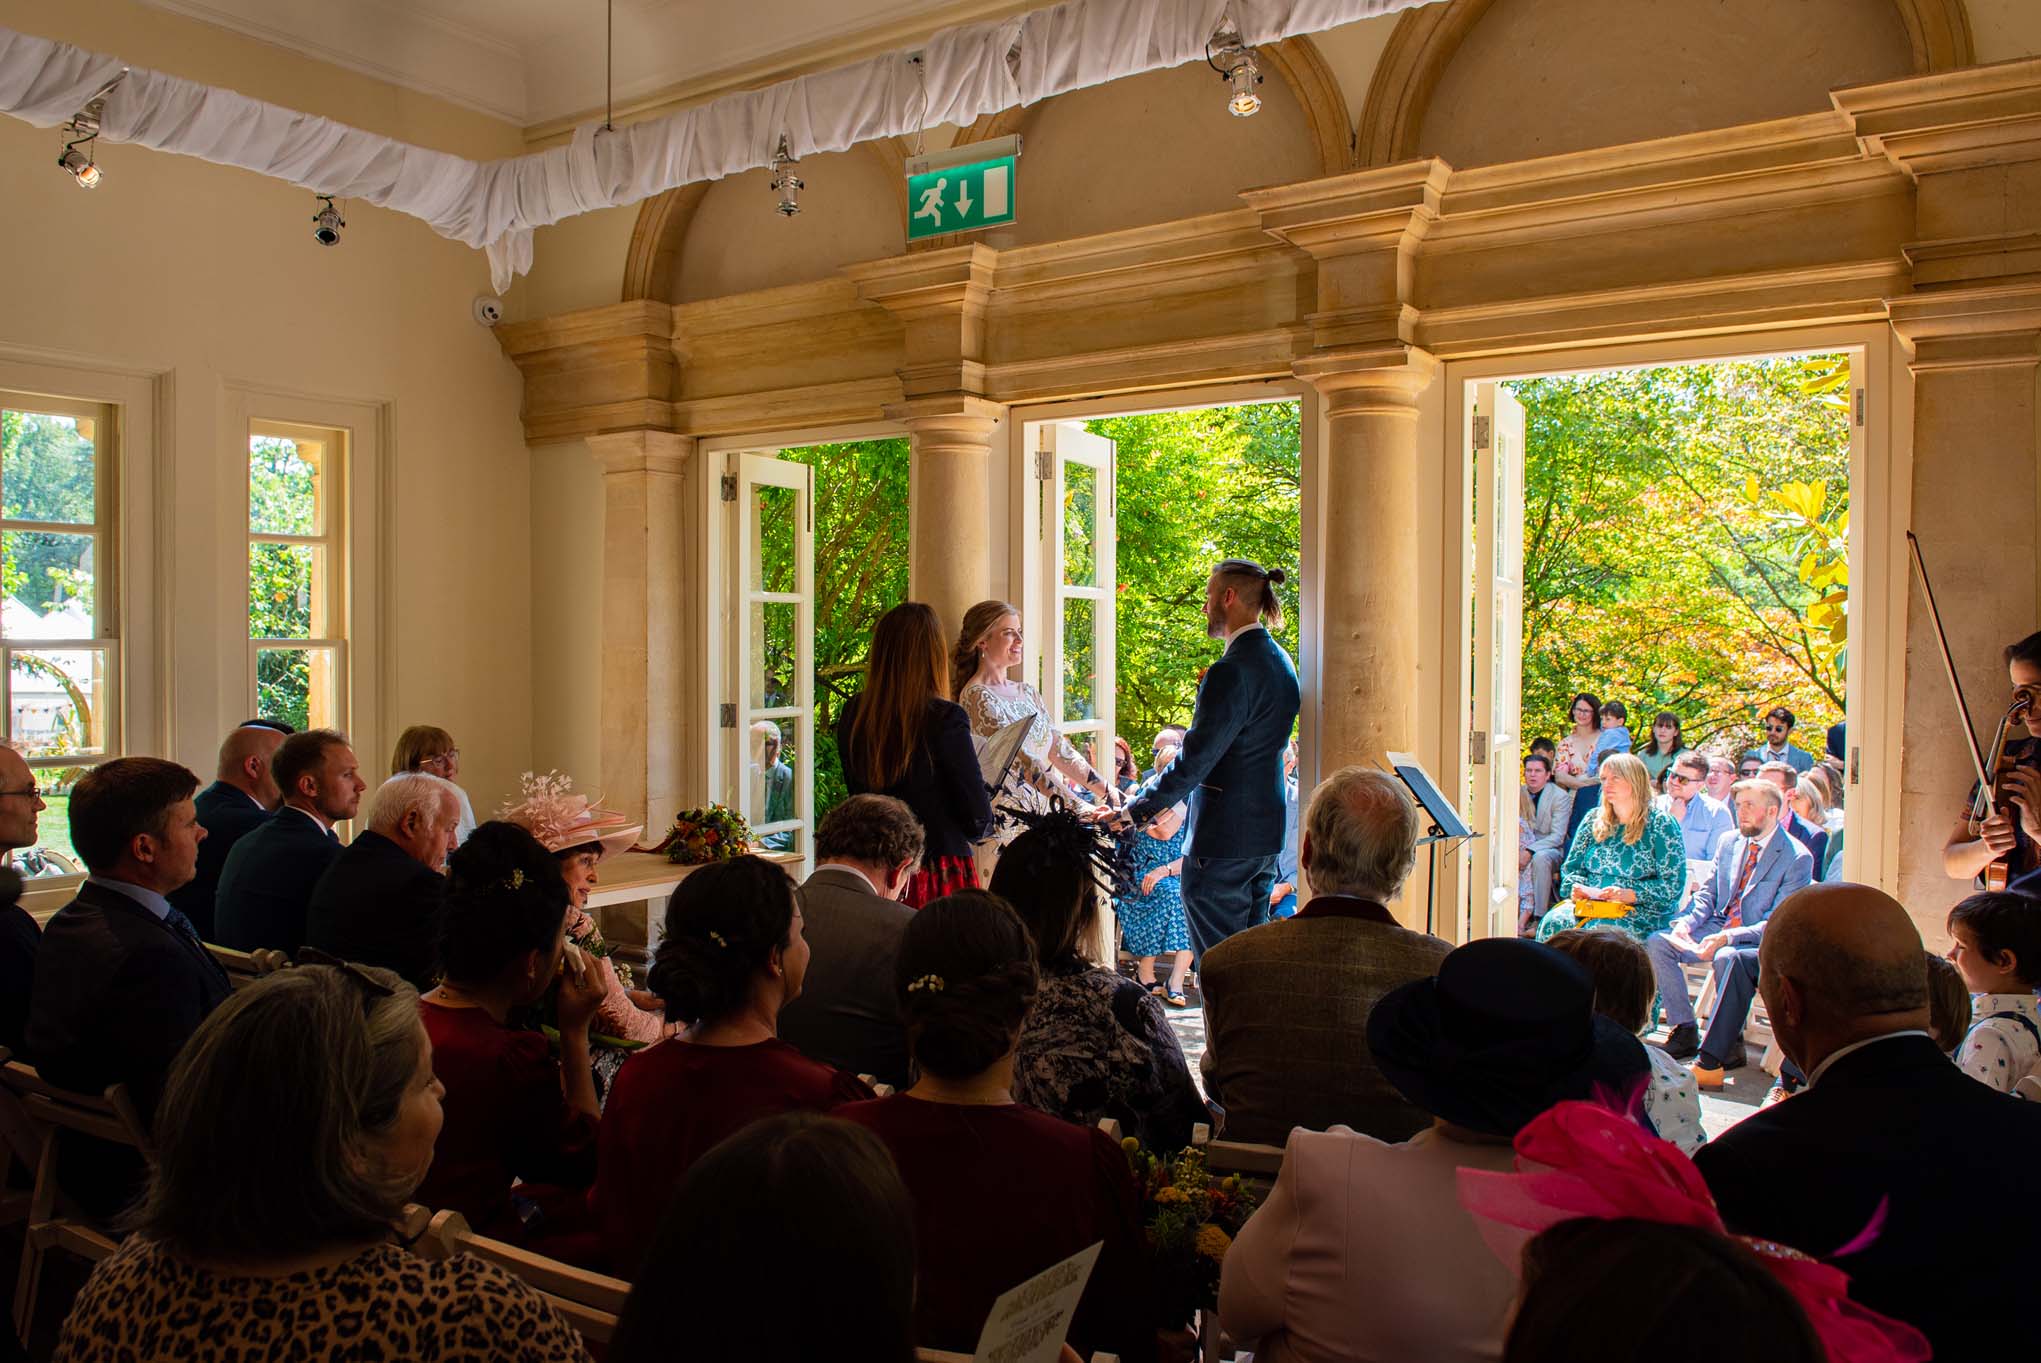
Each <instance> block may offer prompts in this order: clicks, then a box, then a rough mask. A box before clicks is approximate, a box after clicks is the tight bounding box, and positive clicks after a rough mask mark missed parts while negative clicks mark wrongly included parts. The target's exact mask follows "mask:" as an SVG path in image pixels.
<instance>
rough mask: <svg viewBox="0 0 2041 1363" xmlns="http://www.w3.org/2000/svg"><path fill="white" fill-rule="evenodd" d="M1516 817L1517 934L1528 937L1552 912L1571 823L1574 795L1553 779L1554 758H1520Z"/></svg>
mask: <svg viewBox="0 0 2041 1363" xmlns="http://www.w3.org/2000/svg"><path fill="white" fill-rule="evenodd" d="M1520 793H1521V796H1522V799H1521V800H1520V801H1519V807H1518V811H1517V818H1518V824H1519V831H1518V835H1517V931H1518V932H1519V933H1527V932H1529V931H1531V930H1532V929H1533V928H1535V927H1536V926H1537V924H1538V920H1540V919H1541V918H1543V917H1544V916H1545V915H1546V914H1547V913H1549V912H1551V910H1552V892H1553V890H1555V889H1557V888H1558V886H1559V863H1560V862H1562V861H1564V860H1565V859H1566V829H1567V825H1569V824H1570V823H1572V822H1573V792H1572V791H1570V790H1568V789H1566V788H1565V787H1564V786H1562V785H1560V784H1559V783H1558V782H1557V781H1554V780H1553V779H1552V759H1551V758H1550V757H1548V756H1546V755H1545V754H1544V753H1537V752H1534V753H1532V754H1530V755H1529V756H1527V757H1526V758H1524V784H1523V789H1522V791H1521V792H1520Z"/></svg>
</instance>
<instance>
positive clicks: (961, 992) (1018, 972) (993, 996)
mask: <svg viewBox="0 0 2041 1363" xmlns="http://www.w3.org/2000/svg"><path fill="white" fill-rule="evenodd" d="M1038 983H1039V976H1038V975H1037V973H1036V970H1035V944H1034V942H1033V941H1032V940H1031V939H1030V938H1029V937H1028V930H1027V928H1026V927H1025V926H1023V925H1022V923H1021V920H1020V916H1019V915H1018V914H1016V913H1015V912H1014V911H1013V908H1012V906H1011V905H1009V904H1008V903H1007V902H1006V901H1005V900H1003V899H1001V898H1000V897H999V896H997V895H994V894H988V893H986V892H985V891H984V890H960V891H958V892H957V893H956V894H951V895H945V896H943V897H942V898H941V899H938V900H936V901H935V902H934V903H932V904H926V905H923V906H922V908H921V911H920V912H919V913H917V914H915V915H914V917H912V918H910V919H909V920H908V921H907V931H906V932H905V934H904V935H903V936H902V937H901V939H900V954H899V956H898V957H897V958H896V964H895V966H894V970H893V987H894V989H895V991H896V992H897V993H898V994H899V997H900V1020H901V1022H902V1023H903V1024H905V1026H906V1028H907V1045H908V1049H909V1050H910V1051H911V1052H912V1053H913V1055H914V1063H915V1064H917V1065H919V1066H920V1067H921V1069H922V1070H923V1072H925V1073H928V1074H933V1075H935V1076H936V1077H937V1078H940V1079H968V1078H970V1077H971V1076H972V1075H975V1074H981V1073H983V1072H984V1071H985V1070H986V1069H987V1068H988V1067H989V1066H990V1065H991V1064H992V1062H994V1061H995V1060H997V1059H999V1057H1001V1056H1002V1055H1005V1054H1006V1053H1007V1052H1008V1051H1009V1050H1011V1049H1012V1048H1013V1039H1014V1034H1015V1033H1017V1032H1018V1031H1019V1030H1020V1027H1021V1023H1023V1022H1025V1021H1026V1020H1027V1016H1028V1009H1029V1007H1030V1006H1032V1005H1033V1003H1034V1001H1035V989H1036V986H1037V985H1038Z"/></svg>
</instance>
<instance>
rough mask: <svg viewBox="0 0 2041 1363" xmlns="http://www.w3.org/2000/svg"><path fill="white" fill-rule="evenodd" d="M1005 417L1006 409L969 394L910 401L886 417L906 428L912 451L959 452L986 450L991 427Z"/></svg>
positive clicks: (895, 405) (897, 405) (891, 409)
mask: <svg viewBox="0 0 2041 1363" xmlns="http://www.w3.org/2000/svg"><path fill="white" fill-rule="evenodd" d="M1005 415H1006V408H1005V407H1004V406H1003V405H1002V404H1000V403H997V402H990V401H987V400H986V399H984V398H981V397H973V396H971V395H970V394H968V393H951V394H945V395H942V396H938V397H923V398H909V399H908V400H907V401H905V402H896V403H893V404H891V405H890V406H888V407H887V408H886V418H887V420H889V421H897V422H899V423H900V424H901V425H903V426H905V427H906V428H907V433H908V435H909V436H910V437H912V439H913V441H914V445H915V448H916V449H917V450H921V449H924V448H929V447H936V448H942V449H960V448H967V447H971V446H976V447H977V448H979V449H984V448H985V447H986V442H987V441H988V440H989V439H990V438H991V435H992V427H993V426H994V425H995V424H996V423H997V422H998V421H999V419H1000V418H1001V417H1003V416H1005Z"/></svg>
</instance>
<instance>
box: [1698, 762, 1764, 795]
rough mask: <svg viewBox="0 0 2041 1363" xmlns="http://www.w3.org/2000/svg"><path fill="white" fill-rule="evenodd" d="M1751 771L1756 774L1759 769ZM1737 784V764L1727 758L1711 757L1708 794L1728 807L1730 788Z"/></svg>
mask: <svg viewBox="0 0 2041 1363" xmlns="http://www.w3.org/2000/svg"><path fill="white" fill-rule="evenodd" d="M1751 770H1752V772H1753V773H1755V772H1756V770H1757V768H1755V767H1753V768H1751ZM1735 784H1736V763H1734V762H1732V761H1730V760H1729V759H1728V758H1726V757H1720V756H1715V757H1710V758H1709V759H1708V780H1707V788H1708V793H1709V794H1710V795H1713V796H1714V797H1715V798H1716V799H1718V800H1720V801H1721V802H1722V803H1723V804H1725V805H1726V804H1728V803H1729V788H1730V787H1731V786H1733V785H1735Z"/></svg>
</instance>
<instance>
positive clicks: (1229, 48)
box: [1205, 14, 1261, 118]
mask: <svg viewBox="0 0 2041 1363" xmlns="http://www.w3.org/2000/svg"><path fill="white" fill-rule="evenodd" d="M1205 61H1206V63H1207V64H1208V65H1210V66H1211V68H1212V69H1213V70H1214V71H1217V72H1218V73H1219V74H1220V75H1221V76H1223V77H1225V79H1226V84H1227V85H1228V86H1229V87H1231V90H1232V93H1231V94H1230V95H1229V96H1228V97H1227V100H1226V110H1227V112H1228V113H1230V114H1232V115H1233V116H1234V117H1235V118H1247V117H1249V116H1251V115H1253V114H1257V113H1259V112H1261V96H1260V95H1259V94H1257V93H1256V92H1255V87H1256V86H1257V85H1260V84H1261V64H1260V63H1259V62H1258V61H1256V60H1255V52H1254V49H1253V48H1251V47H1249V46H1248V45H1247V44H1246V43H1244V42H1242V41H1241V40H1240V26H1239V25H1238V24H1235V23H1234V22H1233V16H1232V15H1230V14H1229V15H1222V16H1221V17H1220V19H1219V27H1217V28H1216V29H1214V30H1212V36H1211V37H1210V38H1209V39H1207V40H1206V42H1205Z"/></svg>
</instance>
